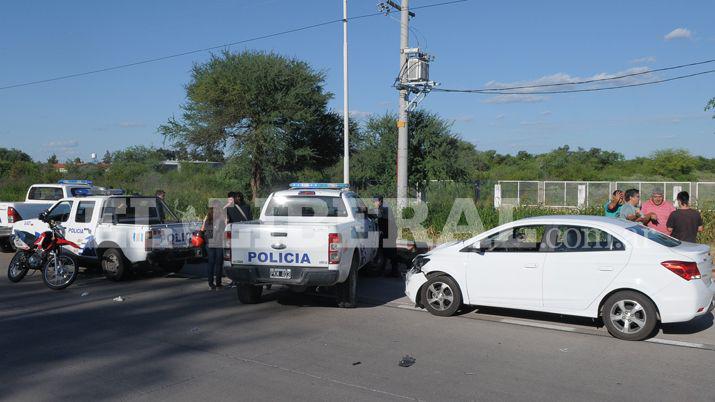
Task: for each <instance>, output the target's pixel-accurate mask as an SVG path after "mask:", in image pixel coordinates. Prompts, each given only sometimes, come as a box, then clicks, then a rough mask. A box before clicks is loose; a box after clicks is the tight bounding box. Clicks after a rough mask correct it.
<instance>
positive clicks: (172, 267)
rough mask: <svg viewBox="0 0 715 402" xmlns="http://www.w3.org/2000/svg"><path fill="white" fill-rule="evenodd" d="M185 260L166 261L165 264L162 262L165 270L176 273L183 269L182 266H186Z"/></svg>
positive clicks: (162, 267)
mask: <svg viewBox="0 0 715 402" xmlns="http://www.w3.org/2000/svg"><path fill="white" fill-rule="evenodd" d="M184 262H185V261H184V260H178V261H166V262H164V263H163V264H161V269H162V270H163V271H164V272H167V273H171V274H175V273H177V272H179V271H181V269H182V268H184Z"/></svg>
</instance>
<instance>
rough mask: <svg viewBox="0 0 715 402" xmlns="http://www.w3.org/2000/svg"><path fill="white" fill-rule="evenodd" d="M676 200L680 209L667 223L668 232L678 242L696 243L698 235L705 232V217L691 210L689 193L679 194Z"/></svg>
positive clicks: (671, 215)
mask: <svg viewBox="0 0 715 402" xmlns="http://www.w3.org/2000/svg"><path fill="white" fill-rule="evenodd" d="M676 199H677V200H678V209H677V210H675V211H674V212H673V213H672V214H670V217H669V218H668V221H667V222H666V226H667V227H668V231H670V235H671V236H673V237H675V238H676V239H678V240H682V241H687V242H691V243H695V242H697V237H698V233H699V232H702V231H703V217H702V216H701V215H700V212H698V211H696V210H694V209H691V208H690V194H688V192H687V191H681V192H679V193H678V195H677V196H676Z"/></svg>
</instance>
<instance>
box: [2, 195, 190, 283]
mask: <svg viewBox="0 0 715 402" xmlns="http://www.w3.org/2000/svg"><path fill="white" fill-rule="evenodd" d="M46 220H48V221H49V220H53V221H55V222H60V225H61V226H62V227H64V228H65V238H66V239H67V240H70V241H72V242H74V243H76V244H78V245H80V247H81V248H80V249H79V250H72V249H70V250H69V251H72V252H73V253H75V254H76V255H78V256H79V260H80V262H81V263H83V264H87V263H91V262H95V263H96V262H99V263H100V265H101V267H102V270H103V272H104V275H105V276H106V277H107V278H108V279H111V280H121V279H122V278H124V277H125V276H126V275H127V273H128V272H129V271H130V269H132V268H134V267H142V266H146V265H153V266H159V267H160V268H162V269H163V270H165V271H170V272H176V271H179V270H180V269H181V268H182V267H183V265H184V263H185V262H186V261H187V260H189V259H193V258H196V257H199V256H200V249H198V248H194V247H192V244H191V236H192V233H193V232H194V231H196V230H198V228H199V224H198V223H184V222H180V221H179V220H178V219H177V217H176V215H174V213H173V212H172V211H171V210H170V209H169V208H168V207H167V206H166V204H165V203H164V201H162V200H161V199H159V198H156V197H146V196H126V195H112V196H92V195H90V196H86V197H72V198H65V199H62V200H59V201H57V202H56V203H55V204H54V205H53V206H52V207H51V208H50V209H49V211H48V212H47V219H46ZM45 230H48V225H47V224H46V223H45V222H42V221H40V220H39V219H29V220H23V221H20V222H18V223H17V224H16V225H15V226H14V231H25V232H30V233H32V234H39V233H42V232H43V231H45Z"/></svg>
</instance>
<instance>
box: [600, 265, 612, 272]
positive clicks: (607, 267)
mask: <svg viewBox="0 0 715 402" xmlns="http://www.w3.org/2000/svg"><path fill="white" fill-rule="evenodd" d="M598 270H599V271H613V267H609V266H602V267H598Z"/></svg>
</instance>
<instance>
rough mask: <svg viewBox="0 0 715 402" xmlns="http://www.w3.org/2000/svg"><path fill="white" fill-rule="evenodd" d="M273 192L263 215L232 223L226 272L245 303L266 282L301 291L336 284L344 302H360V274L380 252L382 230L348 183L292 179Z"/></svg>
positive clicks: (228, 231) (255, 299)
mask: <svg viewBox="0 0 715 402" xmlns="http://www.w3.org/2000/svg"><path fill="white" fill-rule="evenodd" d="M290 187H291V188H290V190H283V191H277V192H275V193H273V194H271V195H270V196H269V197H268V199H267V200H266V202H265V204H264V205H263V208H262V210H261V215H260V218H259V219H258V220H254V221H249V222H241V223H233V224H229V225H228V227H227V228H226V232H225V244H224V272H225V273H226V276H228V277H229V278H231V279H233V280H234V281H236V283H237V288H238V298H239V300H240V301H241V302H242V303H258V302H259V301H260V298H261V293H262V290H263V285H264V284H279V285H286V286H289V287H291V288H292V289H293V290H297V291H301V290H306V289H307V288H309V287H317V286H336V290H337V296H338V306H339V307H354V306H355V304H356V303H357V273H358V270H359V269H361V268H362V267H364V266H366V265H367V264H368V263H370V262H371V261H372V260H373V259H374V258H375V256H376V254H377V248H378V245H379V232H378V229H377V225H376V224H375V223H374V222H373V221H372V220H370V219H369V218H368V216H367V208H366V207H365V205H364V203H363V202H362V201H361V200H360V199H359V198H358V197H357V194H355V193H354V192H352V191H350V190H349V189H348V186H347V185H344V184H328V183H293V184H291V185H290Z"/></svg>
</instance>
